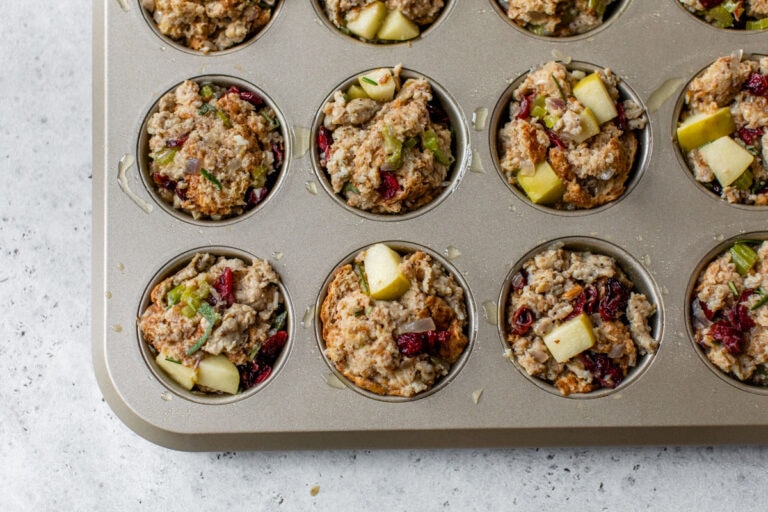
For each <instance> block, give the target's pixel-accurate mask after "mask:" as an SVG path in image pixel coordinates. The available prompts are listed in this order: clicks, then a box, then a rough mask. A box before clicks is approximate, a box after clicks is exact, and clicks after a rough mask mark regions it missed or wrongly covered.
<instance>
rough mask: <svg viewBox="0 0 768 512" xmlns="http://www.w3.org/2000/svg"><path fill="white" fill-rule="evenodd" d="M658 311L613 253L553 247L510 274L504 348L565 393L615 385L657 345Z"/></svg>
mask: <svg viewBox="0 0 768 512" xmlns="http://www.w3.org/2000/svg"><path fill="white" fill-rule="evenodd" d="M655 312H656V306H655V305H654V304H652V303H650V302H649V301H648V299H647V297H646V296H645V295H644V294H642V293H640V292H638V291H636V288H635V285H634V283H633V282H632V281H631V280H630V279H629V278H628V277H627V275H626V274H625V273H624V272H623V271H622V270H621V268H620V267H619V265H618V263H617V262H616V260H615V259H613V258H612V257H610V256H606V255H602V254H596V253H592V252H588V251H576V250H569V249H564V248H557V249H548V250H545V251H542V252H541V253H539V254H536V255H535V256H534V257H532V258H531V259H529V260H528V261H526V262H525V263H523V265H522V268H521V269H520V271H519V272H518V273H517V274H515V276H514V277H513V280H512V283H511V287H510V293H509V297H508V299H507V307H506V316H505V324H504V325H505V329H506V336H507V342H508V343H509V346H510V348H509V349H507V351H506V354H505V355H506V357H507V358H508V359H510V360H511V361H516V362H517V364H518V365H519V366H520V367H521V368H522V369H523V370H524V371H525V372H526V373H528V375H531V376H533V377H536V378H538V379H541V380H543V381H545V382H547V383H550V384H553V385H554V386H556V387H557V388H558V389H559V390H560V393H562V394H563V395H564V396H568V395H570V394H572V393H589V392H591V391H595V390H598V389H601V388H615V387H616V386H618V385H619V384H621V382H622V381H623V380H624V379H625V378H626V377H627V375H628V374H629V372H630V370H631V369H632V368H633V367H635V366H636V365H637V364H638V360H639V359H640V358H641V357H643V356H649V355H651V354H654V353H655V352H656V349H657V347H658V341H657V340H656V339H655V338H654V334H653V332H652V329H651V326H650V324H649V318H650V317H651V316H653V315H654V314H655Z"/></svg>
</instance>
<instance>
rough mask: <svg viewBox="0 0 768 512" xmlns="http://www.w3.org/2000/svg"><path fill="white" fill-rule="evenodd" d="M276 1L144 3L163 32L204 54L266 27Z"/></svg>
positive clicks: (149, 0) (174, 0) (150, 0)
mask: <svg viewBox="0 0 768 512" xmlns="http://www.w3.org/2000/svg"><path fill="white" fill-rule="evenodd" d="M276 3H277V2H276V0H269V1H264V0H262V1H258V2H257V1H254V0H141V5H142V6H143V7H144V8H145V9H146V10H147V11H149V12H150V13H151V14H152V18H153V19H154V20H155V23H156V24H157V28H158V29H159V30H160V32H161V33H162V34H164V35H166V36H168V37H170V38H171V39H173V40H175V41H178V42H179V43H181V44H183V45H184V46H187V47H188V48H191V49H193V50H197V51H199V52H202V53H208V52H214V51H221V50H226V49H227V48H230V47H232V46H234V45H236V44H239V43H241V42H243V41H244V40H245V39H247V38H249V37H250V36H253V35H254V34H256V33H257V32H258V31H260V30H261V29H262V28H264V27H265V26H266V25H267V23H268V22H269V20H270V17H271V16H272V9H273V8H274V5H275V4H276Z"/></svg>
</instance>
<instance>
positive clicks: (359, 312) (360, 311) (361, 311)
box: [352, 309, 365, 318]
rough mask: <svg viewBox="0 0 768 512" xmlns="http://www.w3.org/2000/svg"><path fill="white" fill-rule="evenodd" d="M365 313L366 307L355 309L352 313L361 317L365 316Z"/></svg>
mask: <svg viewBox="0 0 768 512" xmlns="http://www.w3.org/2000/svg"><path fill="white" fill-rule="evenodd" d="M363 313H365V310H364V309H358V310H357V311H355V312H354V313H352V314H353V315H355V317H356V318H359V317H361V316H363Z"/></svg>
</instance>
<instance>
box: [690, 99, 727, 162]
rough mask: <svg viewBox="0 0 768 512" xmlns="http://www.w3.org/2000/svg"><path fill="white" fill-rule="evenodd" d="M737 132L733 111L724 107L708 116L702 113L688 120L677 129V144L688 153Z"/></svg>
mask: <svg viewBox="0 0 768 512" xmlns="http://www.w3.org/2000/svg"><path fill="white" fill-rule="evenodd" d="M735 130H736V123H734V122H733V116H731V109H730V108H728V107H723V108H720V109H718V110H716V111H715V112H713V113H711V114H708V113H706V112H700V113H698V114H694V115H692V116H691V117H689V118H688V119H686V120H685V121H684V122H683V123H682V124H681V125H680V126H678V128H677V143H678V144H680V147H681V148H682V150H683V151H685V152H686V153H687V152H688V151H690V150H692V149H696V148H698V147H699V146H703V145H704V144H706V143H707V142H712V141H713V140H715V139H719V138H720V137H724V136H725V135H730V134H731V133H733V132H734V131H735Z"/></svg>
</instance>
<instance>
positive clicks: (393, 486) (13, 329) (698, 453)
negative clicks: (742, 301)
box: [0, 0, 768, 512]
mask: <svg viewBox="0 0 768 512" xmlns="http://www.w3.org/2000/svg"><path fill="white" fill-rule="evenodd" d="M97 1H116V0H97ZM288 1H299V0H288ZM465 1H473V2H481V1H487V0H465ZM670 1H671V0H670ZM6 4H7V5H6ZM6 4H4V6H3V7H4V8H3V16H2V18H1V20H2V21H0V29H1V30H0V34H2V35H0V40H2V47H3V52H2V53H3V57H2V64H3V71H2V73H0V90H2V91H3V99H2V101H0V170H1V171H2V177H3V179H2V182H3V184H4V188H3V192H2V194H0V311H2V315H0V383H1V384H2V385H0V404H1V405H0V461H2V463H0V510H2V511H7V512H15V511H27V510H29V511H33V510H34V511H42V510H62V511H75V510H77V511H81V510H82V511H91V510H98V511H109V510H116V511H126V510H153V511H154V510H166V511H170V510H248V511H259V510H271V511H272V510H355V511H360V510H386V511H399V510H457V511H468V510H544V509H545V507H552V508H554V509H555V510H563V509H564V508H565V506H566V505H567V506H568V507H570V508H571V509H573V510H737V509H741V508H744V509H747V510H759V509H761V508H764V505H765V502H766V500H765V498H766V497H768V471H766V467H768V449H766V448H765V447H739V446H727V447H726V446H723V447H684V448H680V447H646V448H589V449H587V448H563V449H549V448H542V449H514V450H513V449H504V450H501V449H499V450H430V451H427V450H424V451H420V450H407V451H405V450H404V451H396V450H392V451H365V450H359V451H317V452H270V453H183V452H176V451H171V450H168V449H165V448H161V447H158V446H155V445H153V444H151V443H149V442H147V441H145V440H144V439H142V438H141V437H139V436H137V435H136V434H134V433H133V432H132V431H130V430H129V429H128V428H127V427H125V426H124V425H123V424H122V423H121V422H120V420H119V419H117V418H116V417H115V415H114V414H113V413H112V411H111V410H110V409H109V407H108V406H107V405H106V403H105V402H104V401H103V400H102V398H101V394H100V392H99V390H98V387H97V385H96V381H95V378H94V375H93V369H92V365H91V356H90V347H91V339H90V337H91V325H90V282H91V278H90V262H91V204H92V198H91V172H92V169H91V146H90V140H91V116H92V112H91V61H92V59H91V8H92V5H91V3H90V2H87V1H85V0H64V1H59V2H41V1H40V0H33V1H29V2H6ZM702 406H703V407H705V406H706V402H705V400H704V399H702Z"/></svg>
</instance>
